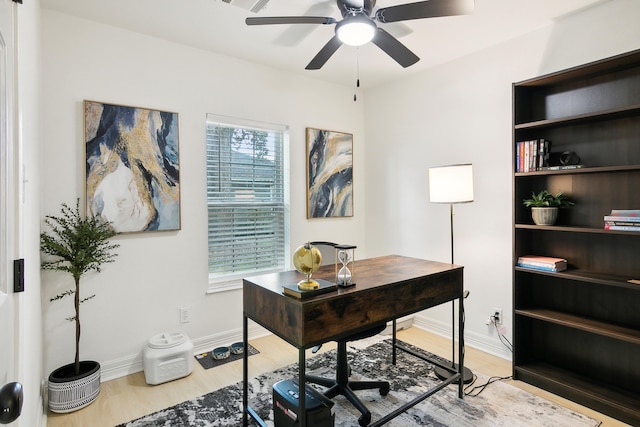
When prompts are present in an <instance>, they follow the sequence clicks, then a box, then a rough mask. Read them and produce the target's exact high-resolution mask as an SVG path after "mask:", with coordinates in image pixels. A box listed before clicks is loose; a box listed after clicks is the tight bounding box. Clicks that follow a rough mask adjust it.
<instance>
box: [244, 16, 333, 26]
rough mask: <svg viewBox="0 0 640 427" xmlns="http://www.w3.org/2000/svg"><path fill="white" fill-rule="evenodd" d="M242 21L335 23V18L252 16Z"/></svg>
mask: <svg viewBox="0 0 640 427" xmlns="http://www.w3.org/2000/svg"><path fill="white" fill-rule="evenodd" d="M244 22H245V23H246V24H247V25H273V24H335V23H336V20H335V19H334V18H330V17H326V16H265V17H262V16H252V17H249V18H247V19H245V21H244Z"/></svg>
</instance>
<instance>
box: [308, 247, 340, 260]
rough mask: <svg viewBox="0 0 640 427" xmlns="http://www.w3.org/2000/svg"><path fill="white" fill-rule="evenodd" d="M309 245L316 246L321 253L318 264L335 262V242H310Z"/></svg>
mask: <svg viewBox="0 0 640 427" xmlns="http://www.w3.org/2000/svg"><path fill="white" fill-rule="evenodd" d="M310 243H311V245H313V246H315V247H316V248H318V250H319V251H320V253H321V254H322V264H320V265H328V264H335V263H336V249H335V246H336V245H337V243H333V242H310Z"/></svg>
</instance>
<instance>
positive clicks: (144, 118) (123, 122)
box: [84, 101, 180, 233]
mask: <svg viewBox="0 0 640 427" xmlns="http://www.w3.org/2000/svg"><path fill="white" fill-rule="evenodd" d="M84 137H85V144H86V193H87V194H86V195H87V215H98V216H100V217H101V218H102V219H103V220H104V221H107V222H110V223H111V225H112V227H113V229H114V230H115V231H117V232H119V233H126V232H138V231H160V230H179V229H180V161H179V152H178V114H177V113H170V112H164V111H157V110H150V109H146V108H137V107H127V106H122V105H112V104H104V103H101V102H94V101H84Z"/></svg>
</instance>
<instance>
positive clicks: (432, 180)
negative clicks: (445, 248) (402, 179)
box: [429, 164, 473, 384]
mask: <svg viewBox="0 0 640 427" xmlns="http://www.w3.org/2000/svg"><path fill="white" fill-rule="evenodd" d="M429 190H430V201H431V202H432V203H448V204H449V216H450V219H449V224H450V234H451V264H453V263H454V246H453V244H454V238H453V217H454V208H453V205H454V204H456V203H469V202H473V176H472V165H471V164H459V165H448V166H438V167H433V168H429ZM468 294H469V293H468V292H467V291H464V292H463V294H462V298H466V297H467V296H468ZM460 309H461V310H463V305H462V300H460ZM455 320H456V305H455V301H451V331H452V332H451V370H452V371H457V370H458V365H456V363H455V359H456V357H455V355H456V342H455V337H456V331H455ZM459 345H463V344H462V343H459ZM434 372H435V374H436V376H437V377H438V378H440V379H441V380H445V379H448V378H450V377H451V375H452V372H451V371H450V370H447V369H444V368H442V367H439V366H436V368H435V369H434ZM462 376H463V381H464V383H465V384H468V383H470V382H471V381H473V372H471V370H470V369H469V368H466V367H465V368H464V371H463V372H462Z"/></svg>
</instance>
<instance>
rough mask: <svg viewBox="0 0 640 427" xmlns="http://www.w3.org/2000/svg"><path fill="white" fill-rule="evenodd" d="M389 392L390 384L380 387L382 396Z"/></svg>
mask: <svg viewBox="0 0 640 427" xmlns="http://www.w3.org/2000/svg"><path fill="white" fill-rule="evenodd" d="M387 394H389V384H387V385H386V386H384V387H380V396H386V395H387Z"/></svg>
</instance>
